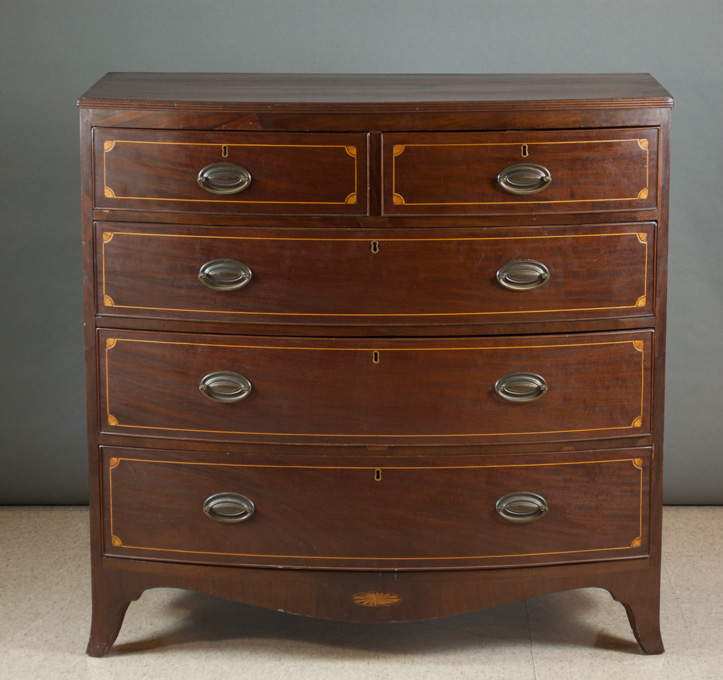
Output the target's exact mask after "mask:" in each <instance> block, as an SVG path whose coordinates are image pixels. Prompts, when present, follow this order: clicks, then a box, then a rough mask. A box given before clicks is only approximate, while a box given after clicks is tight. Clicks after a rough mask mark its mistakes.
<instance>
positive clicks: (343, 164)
mask: <svg viewBox="0 0 723 680" xmlns="http://www.w3.org/2000/svg"><path fill="white" fill-rule="evenodd" d="M367 137H368V136H367V135H364V134H344V135H340V134H326V135H318V134H317V135H311V134H305V135H290V134H268V133H261V134H254V133H241V132H223V133H221V132H211V133H204V132H170V131H165V130H164V131H161V132H159V131H155V130H134V131H127V130H122V129H110V130H97V131H96V133H95V135H94V155H93V159H94V164H95V201H94V203H95V207H96V208H104V209H108V210H173V211H179V212H200V213H233V214H243V213H252V214H254V213H269V212H270V213H273V214H277V215H279V214H281V215H283V214H292V215H294V214H313V215H327V214H328V215H365V214H366V212H367V186H368V182H367ZM213 163H233V164H235V165H239V166H241V167H243V168H245V169H246V170H248V172H250V173H251V177H252V180H251V184H250V186H249V187H248V188H247V189H245V190H243V191H241V192H239V193H235V194H222V195H219V194H214V193H209V192H208V191H207V190H205V189H203V188H202V187H201V186H200V185H199V183H198V181H197V177H198V174H199V172H200V171H201V170H202V169H203V168H205V167H207V166H209V165H211V164H213Z"/></svg>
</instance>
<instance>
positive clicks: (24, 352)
mask: <svg viewBox="0 0 723 680" xmlns="http://www.w3.org/2000/svg"><path fill="white" fill-rule="evenodd" d="M722 26H723V3H722V2H721V1H720V0H708V1H702V0H687V1H686V2H680V1H679V0H656V1H653V0H648V1H637V0H607V1H606V2H593V1H591V0H588V1H584V0H546V1H545V2H542V1H529V0H528V1H524V0H516V1H514V2H500V1H499V0H495V1H494V2H490V1H489V0H474V1H471V0H446V1H443V2H440V1H439V0H396V1H395V0H384V1H382V0H346V1H344V0H336V1H334V0H288V1H286V2H283V1H282V0H264V1H263V2H250V1H249V0H205V1H199V0H126V1H123V0H112V1H109V0H63V1H62V2H57V1H53V0H47V2H40V1H38V0H2V3H1V4H0V69H1V71H0V73H1V74H2V75H1V76H0V78H1V80H0V85H1V87H0V93H1V95H2V105H1V106H0V139H1V141H2V144H1V146H0V154H1V156H0V158H1V159H2V162H1V163H0V173H2V177H0V201H1V203H0V207H1V212H0V220H1V221H0V229H2V239H1V240H0V256H1V257H2V265H1V267H0V276H2V284H1V287H0V296H1V297H0V299H1V300H2V315H1V316H0V341H1V346H0V356H1V357H2V365H1V366H0V385H2V390H1V392H0V503H83V502H85V501H86V494H87V482H86V478H85V456H86V452H85V424H84V415H83V413H84V408H85V405H84V387H83V384H84V383H83V377H82V374H83V362H82V349H81V347H82V314H81V276H80V220H79V190H78V151H77V146H78V139H77V138H78V133H77V130H78V125H77V112H76V108H75V99H76V98H77V97H78V96H79V95H80V94H81V93H82V92H83V91H84V90H85V89H86V88H87V87H88V86H90V85H91V84H92V83H93V82H94V81H95V80H96V79H97V78H98V77H100V76H101V75H102V74H103V73H105V72H106V71H260V72H289V71H291V72H293V71H297V72H324V71H335V72H348V73H354V72H370V73H384V72H400V73H407V72H482V73H485V72H490V73H505V72H623V71H635V72H639V71H649V72H650V73H652V74H653V75H654V76H656V77H657V78H658V80H660V81H661V82H662V83H663V85H665V86H666V87H667V88H668V89H669V90H670V92H672V94H673V95H674V96H675V97H676V108H675V109H674V112H673V120H674V137H673V167H672V193H671V213H672V214H671V227H672V228H671V242H670V247H671V250H670V257H671V260H670V306H669V354H668V398H667V408H668V410H667V423H666V424H667V452H666V455H667V459H666V475H667V477H666V484H665V487H666V502H668V503H721V502H723V484H722V483H721V482H722V481H723V455H721V454H723V450H722V449H723V413H722V412H721V411H722V409H721V406H723V396H722V394H723V390H721V381H722V378H723V359H722V358H721V356H722V353H721V351H720V350H721V345H722V341H721V338H723V266H721V264H720V259H721V256H723V228H722V225H721V217H720V214H719V213H720V209H719V203H720V200H721V193H722V192H721V188H720V183H721V179H722V178H723V167H722V166H721V157H722V155H723V154H722V153H721V151H723V149H721V131H722V130H723V106H721V93H722V92H723V49H722V47H721V45H722V44H723V40H721V35H720V29H721V27H722Z"/></svg>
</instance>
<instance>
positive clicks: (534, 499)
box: [495, 491, 549, 524]
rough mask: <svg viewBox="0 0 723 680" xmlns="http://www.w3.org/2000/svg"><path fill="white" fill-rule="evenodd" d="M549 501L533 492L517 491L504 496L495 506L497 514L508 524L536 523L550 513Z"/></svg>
mask: <svg viewBox="0 0 723 680" xmlns="http://www.w3.org/2000/svg"><path fill="white" fill-rule="evenodd" d="M548 509H549V508H548V506H547V501H546V500H545V499H544V498H543V497H542V496H540V495H539V494H536V493H532V492H531V491H515V492H513V493H508V494H505V495H504V496H502V498H500V499H499V500H498V501H497V503H496V504H495V510H496V511H497V514H498V515H499V516H500V517H502V519H506V520H507V521H508V522H515V523H516V524H526V523H527V522H536V521H537V520H538V519H540V518H542V517H543V516H544V515H545V513H546V512H547V511H548Z"/></svg>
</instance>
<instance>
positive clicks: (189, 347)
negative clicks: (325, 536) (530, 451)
mask: <svg viewBox="0 0 723 680" xmlns="http://www.w3.org/2000/svg"><path fill="white" fill-rule="evenodd" d="M651 341H652V333H651V332H650V331H638V332H630V333H594V334H585V335H582V334H581V335H564V336H563V335H560V336H555V335H546V336H529V337H497V338H485V339H469V338H454V339H444V340H439V339H434V340H428V339H406V340H405V339H334V338H332V339H326V338H320V339H316V338H314V339H310V338H306V339H304V338H268V337H234V336H222V335H184V334H171V333H143V332H133V331H120V330H101V331H99V347H100V357H99V359H100V366H99V369H100V370H99V374H100V386H99V387H100V394H101V403H100V413H101V423H100V427H101V430H102V431H103V432H105V433H117V434H137V435H146V436H149V435H157V436H162V437H168V436H178V435H180V434H182V435H183V436H185V437H190V438H196V439H216V440H222V441H246V442H253V441H266V442H294V443H300V442H307V443H326V442H329V443H334V442H344V443H357V444H367V443H372V444H394V443H396V444H438V443H441V442H447V443H450V444H452V443H488V442H489V443H496V442H530V441H564V440H576V439H595V438H601V437H616V436H617V437H622V436H628V437H630V436H634V437H638V436H644V435H647V434H649V433H650V431H651V430H650V425H651V423H650V413H649V411H650V407H649V404H650V389H651V379H650V371H651Z"/></svg>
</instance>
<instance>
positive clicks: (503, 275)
mask: <svg viewBox="0 0 723 680" xmlns="http://www.w3.org/2000/svg"><path fill="white" fill-rule="evenodd" d="M549 280H550V270H549V269H548V268H547V267H546V266H545V265H544V264H542V262H535V260H512V261H510V262H507V263H506V264H503V265H502V266H501V267H500V268H499V269H498V270H497V281H498V283H499V284H500V286H503V287H504V288H509V289H510V290H532V289H533V288H539V287H540V286H544V285H545V284H546V283H547V282H548V281H549Z"/></svg>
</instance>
